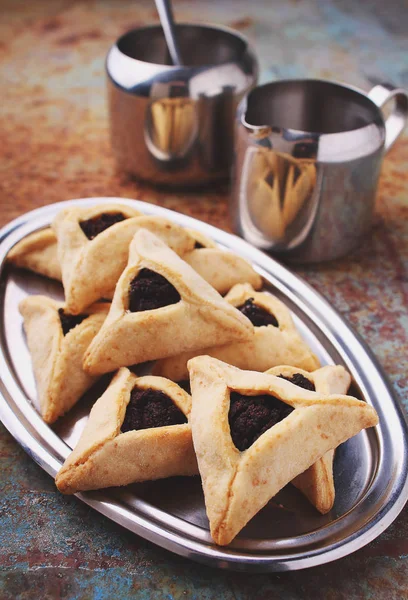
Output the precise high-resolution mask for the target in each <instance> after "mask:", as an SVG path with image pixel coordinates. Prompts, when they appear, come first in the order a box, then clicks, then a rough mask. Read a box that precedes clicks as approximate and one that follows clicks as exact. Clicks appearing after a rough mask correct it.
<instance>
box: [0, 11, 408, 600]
mask: <svg viewBox="0 0 408 600" xmlns="http://www.w3.org/2000/svg"><path fill="white" fill-rule="evenodd" d="M3 6H4V18H3V19H2V21H3V22H2V24H1V25H0V33H1V34H2V35H1V36H0V39H1V40H3V41H2V42H1V44H0V59H1V60H2V63H1V65H0V66H1V72H2V76H3V78H4V81H5V82H6V84H7V85H6V86H5V88H4V91H3V92H2V94H3V104H2V106H1V108H0V125H1V126H0V142H1V143H0V146H1V147H0V153H3V154H2V158H3V160H2V163H1V164H3V165H5V168H4V171H3V174H2V180H1V184H0V191H1V207H2V210H3V211H4V214H6V215H7V219H10V218H12V217H13V216H16V215H17V214H19V213H21V212H23V211H24V210H27V209H28V208H29V207H30V206H31V205H30V202H32V203H34V204H35V205H40V204H45V203H47V202H53V201H57V200H60V199H61V200H62V199H67V198H70V197H80V196H87V195H98V194H100V195H124V196H128V197H138V198H140V199H143V200H151V201H154V202H159V203H161V204H163V205H165V206H167V207H168V208H173V209H176V210H180V211H182V212H186V213H188V214H192V215H193V216H198V217H199V218H203V219H204V220H207V221H209V222H211V223H212V224H215V225H218V226H222V227H226V228H227V227H228V217H227V204H226V198H227V194H226V191H225V190H224V189H221V190H214V191H210V192H207V193H206V194H205V195H199V194H193V195H184V194H182V195H177V194H167V195H165V196H164V195H160V194H159V193H156V192H153V191H152V190H151V189H150V188H148V187H147V186H141V185H138V184H137V185H136V184H135V183H134V182H132V181H129V180H127V179H125V178H124V177H123V176H121V175H120V174H117V173H116V172H115V170H114V168H113V166H112V163H111V159H110V157H109V144H108V141H107V135H106V113H105V96H104V74H103V61H104V55H105V52H106V50H107V48H108V47H109V45H110V44H111V43H112V42H113V40H114V39H115V38H116V37H117V36H118V35H119V34H120V33H121V32H122V31H124V30H125V29H128V28H129V27H131V26H132V25H137V24H142V23H148V22H152V21H153V20H156V17H155V10H154V7H153V2H147V0H143V1H139V2H137V3H136V2H133V1H132V2H131V1H130V0H128V1H126V2H125V1H123V2H121V1H118V0H116V1H114V0H105V1H102V0H100V1H98V2H92V3H91V2H76V3H71V2H68V1H67V0H55V1H54V2H51V1H48V2H47V1H45V0H39V1H37V2H35V3H27V5H25V4H23V3H21V4H20V3H16V2H12V1H11V0H9V1H7V2H4V3H3ZM175 12H176V15H177V17H178V18H179V19H180V20H186V21H189V20H191V21H194V20H196V21H197V20H198V21H213V22H218V23H224V24H227V25H231V26H233V27H236V28H238V29H240V30H241V31H242V32H243V33H245V34H246V35H248V36H249V37H250V38H251V40H252V41H253V42H254V44H255V46H256V48H257V51H258V53H259V55H260V59H261V66H262V73H261V81H267V80H269V79H274V78H281V77H303V76H315V77H328V78H331V79H340V80H342V81H345V82H347V83H350V84H353V85H357V86H359V87H361V88H363V89H365V90H368V89H369V88H370V85H371V82H372V81H374V80H384V79H387V80H391V81H392V82H393V83H394V84H399V85H406V86H408V36H407V31H408V22H407V21H408V10H407V6H406V2H404V1H402V0H401V1H400V2H388V3H384V2H380V1H379V0H375V1H373V0H370V1H368V0H367V1H364V2H358V3H357V2H354V1H353V0H327V1H324V0H320V1H316V2H312V1H311V0H310V1H292V2H284V1H283V0H282V1H281V0H279V1H276V2H270V1H269V0H268V1H267V0H264V1H257V2H252V3H249V2H247V1H244V0H234V1H233V0H228V1H224V2H220V1H216V0H212V1H211V2H198V1H197V0H196V1H192V2H187V1H179V2H176V3H175ZM21 81H24V86H25V87H21V86H22V85H23V84H22V83H21ZM19 86H20V87H19ZM407 161H408V140H407V138H406V137H405V138H404V139H403V140H402V141H401V142H399V143H398V145H396V147H395V149H393V150H392V152H391V153H390V155H389V156H388V157H387V158H386V160H385V162H384V168H383V173H382V179H381V185H380V193H379V202H378V210H377V216H376V223H375V227H374V230H373V232H372V234H371V235H370V236H369V237H368V238H367V240H365V241H364V242H363V243H362V245H361V247H360V248H359V249H358V250H356V251H355V252H354V254H353V255H351V256H349V257H346V258H345V259H342V260H341V261H336V262H335V263H332V264H328V265H323V266H314V267H308V268H307V269H300V268H299V269H298V272H299V273H301V274H302V275H303V276H304V277H305V278H306V279H307V280H308V281H309V282H310V283H311V284H312V285H313V286H315V287H316V288H317V289H319V291H321V292H322V293H323V294H324V295H325V296H326V297H327V298H328V299H329V300H330V302H331V303H332V304H333V305H334V306H335V307H336V308H337V309H338V310H339V311H340V312H341V313H342V314H343V315H344V316H345V317H346V318H347V320H348V321H349V322H350V323H351V324H352V325H353V326H354V327H355V328H356V330H357V331H359V333H360V334H361V335H362V336H363V337H364V339H365V340H366V341H367V342H368V343H369V345H370V346H371V348H372V349H373V351H374V352H375V353H376V355H377V357H378V358H379V360H380V362H381V363H382V365H383V366H384V368H385V370H386V372H387V374H388V375H389V377H390V378H391V380H392V382H393V385H394V387H395V390H396V391H397V393H398V394H399V397H400V398H401V400H402V401H403V402H404V403H405V406H406V407H407V408H408V375H407V373H408V360H407V356H408V313H407V306H408V302H407V299H408V269H407V267H408V225H407V224H408V178H407V175H406V170H407V169H406V167H407ZM4 220H5V219H3V221H4ZM0 468H1V478H0V598H1V600H14V599H21V600H26V599H27V600H28V599H30V600H31V599H37V598H41V599H45V600H48V599H50V600H51V599H52V600H54V599H59V598H61V599H67V600H68V599H69V600H77V599H78V600H82V599H84V600H87V599H95V600H99V599H100V600H105V599H109V600H110V599H113V598H114V599H122V598H123V599H125V598H137V599H140V600H144V599H150V598H154V599H156V598H157V599H158V600H161V599H188V600H193V599H194V600H195V599H197V600H201V599H204V600H207V599H220V600H230V599H231V600H247V599H248V600H258V599H259V600H261V599H262V600H269V599H271V600H274V599H278V598H279V599H281V598H284V599H289V600H308V599H309V598H310V599H315V598H318V599H320V598H322V599H325V600H326V599H328V600H337V599H339V600H342V599H346V598H347V599H362V600H369V599H374V598H375V599H376V600H377V599H378V600H382V599H384V600H393V599H395V600H400V599H404V598H408V541H407V540H408V517H407V510H405V511H404V512H403V513H402V515H401V516H400V517H399V518H398V519H397V521H396V522H395V523H394V524H393V525H392V526H391V527H390V528H389V529H388V530H387V531H386V532H385V533H384V534H383V535H382V536H380V538H378V539H377V540H376V541H374V542H372V543H371V544H370V545H369V546H367V547H366V548H364V549H362V550H361V551H359V552H357V553H355V554H353V555H352V556H350V557H347V558H345V559H342V560H340V561H338V562H336V563H332V564H329V565H325V566H322V567H316V568H314V569H310V570H307V571H301V572H296V573H282V574H279V575H244V574H237V573H225V572H221V571H217V570H214V569H210V568H207V567H203V566H201V565H197V564H194V563H192V562H190V561H188V560H185V559H182V558H180V557H177V556H174V555H172V554H170V553H168V552H166V551H164V550H161V549H159V548H157V547H155V546H153V545H151V544H150V543H148V542H145V541H144V540H142V539H140V538H138V537H137V536H135V535H133V534H130V533H129V532H126V531H124V530H123V529H121V528H120V527H119V526H117V525H115V524H113V523H111V522H109V521H108V520H107V519H105V518H104V517H102V516H101V515H99V514H96V513H94V512H93V511H92V510H91V509H89V508H88V507H86V506H84V505H82V504H81V503H80V502H79V501H77V500H76V499H75V498H69V497H64V496H61V495H60V494H58V493H57V491H56V490H55V487H54V484H53V481H52V480H51V479H50V478H49V477H48V476H47V475H46V474H45V473H44V472H43V471H42V470H41V469H40V468H39V467H37V466H36V465H35V464H34V463H33V462H32V461H31V459H30V458H29V457H28V456H27V455H25V454H24V452H23V450H22V449H21V448H20V447H19V446H18V445H17V444H16V442H14V440H13V439H12V438H11V437H10V436H9V434H8V433H7V432H6V431H5V430H4V428H3V427H2V426H0Z"/></svg>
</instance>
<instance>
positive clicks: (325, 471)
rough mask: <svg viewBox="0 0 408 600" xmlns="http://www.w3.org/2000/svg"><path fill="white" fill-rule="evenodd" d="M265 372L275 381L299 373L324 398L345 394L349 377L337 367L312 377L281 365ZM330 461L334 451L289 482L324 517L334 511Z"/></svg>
mask: <svg viewBox="0 0 408 600" xmlns="http://www.w3.org/2000/svg"><path fill="white" fill-rule="evenodd" d="M266 372H267V373H269V374H271V375H275V376H276V377H278V376H279V375H283V376H284V377H293V375H295V374H297V373H300V374H301V375H303V376H304V377H306V378H307V379H309V381H311V382H312V383H313V384H314V386H315V390H316V392H317V393H318V394H324V395H330V394H347V390H348V388H349V386H350V382H351V377H350V374H349V373H348V372H347V371H346V369H345V368H344V367H342V366H340V365H337V366H331V365H328V366H325V367H322V368H321V369H317V370H316V371H313V372H311V373H308V372H307V371H304V370H302V369H297V368H295V367H289V366H287V365H284V366H280V367H273V368H272V369H269V370H268V371H266ZM333 459H334V450H330V451H329V452H327V453H326V454H325V455H324V456H322V457H321V458H320V459H319V460H318V461H317V462H315V463H314V464H313V465H312V466H311V467H309V468H308V469H307V470H306V471H305V472H304V473H301V474H300V475H298V476H297V477H295V479H294V480H293V481H292V483H293V485H294V486H295V487H297V488H298V489H299V490H300V491H301V492H302V493H303V494H304V495H305V496H306V498H308V500H309V501H310V502H311V504H313V506H315V507H316V509H317V510H318V511H319V512H320V513H322V514H323V515H324V514H326V513H328V512H329V511H330V510H331V509H332V508H333V504H334V499H335V488H334V478H333Z"/></svg>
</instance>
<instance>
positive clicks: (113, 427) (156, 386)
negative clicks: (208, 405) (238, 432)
mask: <svg viewBox="0 0 408 600" xmlns="http://www.w3.org/2000/svg"><path fill="white" fill-rule="evenodd" d="M190 408H191V398H190V396H189V394H187V393H186V392H185V391H184V390H182V389H181V388H180V387H179V386H178V385H177V384H175V383H173V382H172V381H168V380H166V379H163V378H161V377H150V376H148V377H140V378H138V377H136V375H134V374H133V373H131V372H130V371H129V370H128V369H125V368H123V369H120V370H119V371H118V373H117V374H116V375H115V377H114V378H113V380H112V382H111V384H110V385H109V387H108V388H107V390H106V391H105V393H104V394H103V395H102V396H101V397H100V398H99V400H97V402H96V403H95V404H94V406H93V408H92V410H91V413H90V415H89V419H88V422H87V424H86V426H85V429H84V431H83V433H82V436H81V438H80V440H79V442H78V444H77V446H76V447H75V449H74V451H73V452H72V453H71V454H70V455H69V457H68V458H67V460H66V461H65V463H64V464H63V466H62V468H61V470H60V471H59V473H58V474H57V477H56V484H57V487H58V489H59V490H60V491H61V492H63V493H64V494H75V493H76V492H78V491H83V490H95V489H100V488H105V487H110V486H117V485H127V484H129V483H134V482H137V481H147V480H151V479H162V478H164V477H172V476H175V475H196V474H197V473H198V469H197V461H196V457H195V454H194V449H193V444H192V440H191V428H190V425H189V423H188V416H189V413H190Z"/></svg>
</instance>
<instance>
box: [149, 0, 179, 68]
mask: <svg viewBox="0 0 408 600" xmlns="http://www.w3.org/2000/svg"><path fill="white" fill-rule="evenodd" d="M155 2H156V8H157V12H158V13H159V17H160V23H161V26H162V27H163V32H164V37H165V38H166V44H167V48H168V49H169V53H170V58H171V61H172V63H173V65H175V66H181V65H182V64H183V63H182V60H181V54H180V48H179V47H178V44H177V40H176V35H175V27H174V19H173V11H172V8H171V0H155Z"/></svg>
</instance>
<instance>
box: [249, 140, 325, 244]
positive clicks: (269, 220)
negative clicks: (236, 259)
mask: <svg viewBox="0 0 408 600" xmlns="http://www.w3.org/2000/svg"><path fill="white" fill-rule="evenodd" d="M242 179H243V181H245V186H246V190H245V192H246V197H247V198H248V211H249V212H250V219H251V221H252V222H253V223H254V225H255V226H256V227H257V228H258V229H259V231H260V232H262V234H263V235H265V236H266V237H268V238H273V239H275V240H276V241H277V242H279V241H281V240H283V239H284V238H285V234H286V232H287V231H289V229H290V228H291V226H292V228H293V224H294V222H295V219H296V217H297V216H298V215H300V213H301V211H302V208H303V207H304V206H305V205H307V203H308V201H309V199H310V198H311V196H312V193H313V190H314V187H315V183H316V167H315V165H314V164H313V162H312V161H310V160H308V159H296V158H294V157H292V156H291V155H290V154H286V153H282V152H274V151H273V150H270V149H267V148H255V147H251V148H248V149H247V157H246V160H245V161H244V173H243V175H242ZM291 234H292V235H293V231H292V232H291Z"/></svg>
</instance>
